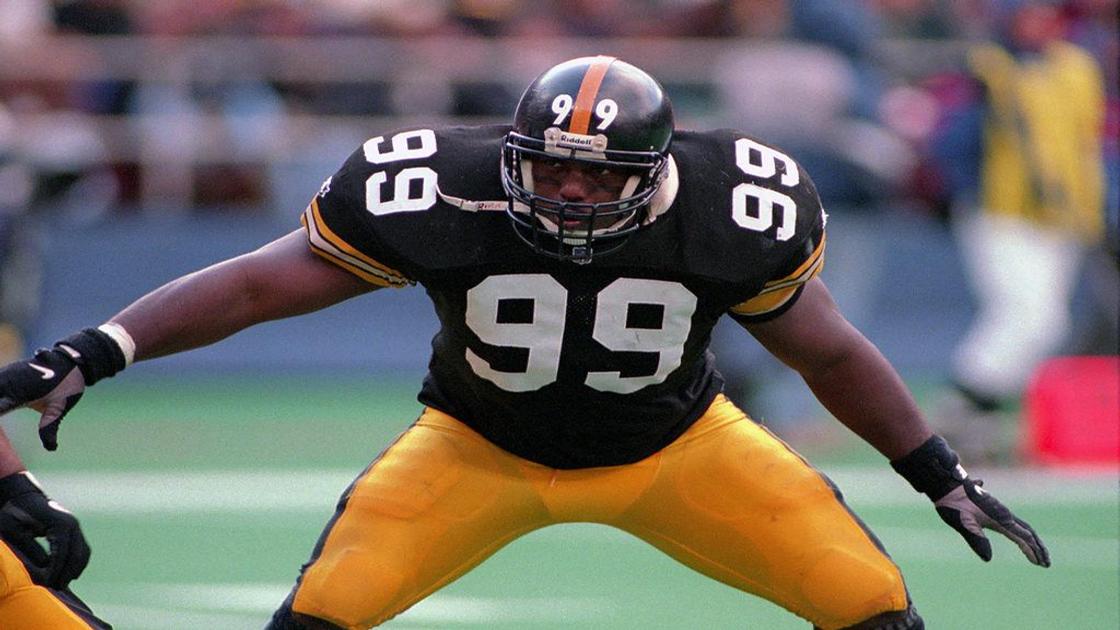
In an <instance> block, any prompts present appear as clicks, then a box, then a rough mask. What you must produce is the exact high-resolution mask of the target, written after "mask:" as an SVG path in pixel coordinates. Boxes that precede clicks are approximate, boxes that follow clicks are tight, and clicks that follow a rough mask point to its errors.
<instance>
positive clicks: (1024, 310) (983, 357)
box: [953, 213, 1085, 399]
mask: <svg viewBox="0 0 1120 630" xmlns="http://www.w3.org/2000/svg"><path fill="white" fill-rule="evenodd" d="M954 226H955V227H954V231H955V236H956V238H957V241H958V243H960V246H961V256H962V260H963V263H964V266H965V272H966V273H967V274H968V276H969V280H970V281H971V283H972V287H973V290H974V295H975V299H976V303H977V306H978V309H979V310H978V312H977V314H976V316H975V318H974V319H973V321H972V324H971V325H970V327H969V330H968V332H967V333H966V335H965V337H964V339H963V340H962V341H961V343H960V344H959V345H958V347H957V348H956V350H955V352H954V356H953V374H954V377H955V378H956V380H957V381H958V382H959V383H960V384H961V385H964V386H965V387H968V388H970V389H972V390H973V391H975V392H977V393H980V394H983V395H986V396H990V397H992V398H998V399H1007V398H1013V397H1017V396H1019V395H1020V394H1021V393H1022V391H1023V389H1024V387H1025V386H1026V383H1027V381H1028V379H1029V378H1030V376H1031V374H1032V373H1033V371H1034V369H1035V368H1036V367H1037V366H1038V364H1039V363H1041V362H1042V361H1043V360H1044V359H1046V358H1047V357H1048V356H1050V355H1052V354H1053V353H1054V352H1056V351H1058V350H1059V349H1060V348H1061V346H1062V344H1063V342H1064V341H1065V340H1066V339H1067V337H1068V336H1069V332H1070V321H1071V315H1070V302H1071V298H1072V297H1073V292H1074V290H1075V289H1076V287H1077V280H1078V273H1079V269H1080V266H1081V261H1082V259H1083V258H1084V256H1085V250H1084V246H1083V245H1082V243H1081V242H1080V241H1079V240H1077V239H1076V238H1075V237H1074V236H1072V235H1070V234H1067V233H1063V232H1061V231H1058V230H1054V229H1050V228H1048V227H1047V226H1044V225H1039V224H1037V223H1033V222H1029V221H1025V220H1023V219H1019V218H1016V217H1006V216H1001V215H996V214H992V213H974V214H970V215H968V216H965V217H960V218H959V219H958V220H956V221H955V222H954Z"/></svg>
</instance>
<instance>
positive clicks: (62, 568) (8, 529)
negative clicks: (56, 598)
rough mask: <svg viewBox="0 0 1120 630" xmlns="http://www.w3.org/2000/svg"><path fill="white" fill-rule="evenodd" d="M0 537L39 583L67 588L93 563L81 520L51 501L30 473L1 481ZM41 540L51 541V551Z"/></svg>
mask: <svg viewBox="0 0 1120 630" xmlns="http://www.w3.org/2000/svg"><path fill="white" fill-rule="evenodd" d="M0 537H2V538H3V539H4V540H5V541H6V542H7V543H8V544H9V545H10V546H11V548H12V549H13V550H14V551H15V552H16V553H17V554H19V555H20V556H21V557H22V560H23V561H24V565H25V566H26V567H27V571H28V573H29V574H30V575H31V579H32V581H34V582H35V583H36V584H40V585H43V586H48V587H50V588H56V589H63V588H66V585H67V584H68V583H69V582H70V580H73V579H74V578H76V577H78V576H79V575H81V573H82V571H83V570H85V568H86V565H87V564H89V554H90V549H89V545H88V544H87V543H86V539H85V536H84V535H83V534H82V530H81V527H79V525H78V519H77V518H75V517H74V515H73V514H71V513H70V512H68V511H67V510H66V509H65V508H63V507H62V506H61V505H59V504H58V503H56V502H54V501H52V500H50V499H48V498H47V495H46V494H44V493H43V491H42V489H40V488H39V486H38V485H37V484H36V483H35V482H34V481H33V480H32V477H31V476H30V475H29V474H28V473H26V472H19V473H15V474H13V475H8V476H7V477H4V478H3V479H0ZM39 537H45V538H46V539H47V544H48V547H49V551H47V550H45V549H43V547H42V546H41V545H40V544H39V542H38V541H37V540H36V538H39Z"/></svg>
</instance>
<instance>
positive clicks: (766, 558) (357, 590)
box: [293, 396, 908, 628]
mask: <svg viewBox="0 0 1120 630" xmlns="http://www.w3.org/2000/svg"><path fill="white" fill-rule="evenodd" d="M568 522H594V523H602V524H605V525H610V526H613V527H617V528H619V529H621V530H624V531H627V532H630V533H631V534H634V535H635V536H637V537H639V538H641V539H642V540H645V541H646V542H648V543H650V544H652V545H654V546H655V547H657V548H658V549H661V550H662V551H664V552H665V553H667V554H669V555H670V556H672V557H673V558H675V559H677V560H678V561H680V562H682V563H684V564H685V565H687V566H689V567H691V568H693V569H695V570H696V571H698V572H700V573H702V574H704V575H707V576H709V577H712V578H714V579H716V580H719V581H721V582H724V583H726V584H729V585H731V586H733V587H735V588H737V589H740V590H742V591H746V592H748V593H753V594H755V595H758V596H761V597H764V598H766V599H768V600H770V601H772V602H774V603H776V604H778V605H780V606H782V607H784V608H786V609H788V610H790V611H791V612H793V613H795V614H797V615H799V616H801V617H803V618H805V619H807V620H809V621H811V622H812V623H813V624H815V625H817V626H819V627H821V628H841V627H845V626H849V625H853V624H855V623H857V622H860V621H863V620H865V619H867V618H869V617H873V616H875V615H877V614H880V613H884V612H887V611H894V610H904V609H905V608H906V606H907V604H908V601H907V593H906V589H905V586H904V584H903V581H902V576H901V575H900V573H899V571H898V568H897V567H896V566H895V565H894V564H893V563H892V562H891V560H890V558H888V557H887V555H886V554H885V553H884V552H883V551H882V550H881V549H880V548H879V547H878V545H877V543H876V541H875V540H874V539H873V537H872V536H871V534H870V533H869V532H867V531H866V530H865V529H864V528H863V527H862V525H861V524H860V522H859V521H858V520H857V519H856V518H855V517H854V516H853V515H852V514H851V513H850V512H849V511H848V509H847V507H846V506H845V505H844V504H843V503H842V502H841V501H840V500H839V499H838V498H837V495H836V493H835V492H834V490H833V488H832V487H831V485H830V484H829V483H828V482H827V480H826V479H825V478H824V477H823V476H822V475H821V474H820V473H819V472H818V471H816V470H815V469H813V468H812V467H810V466H809V465H808V464H807V463H806V462H805V461H804V460H802V459H801V458H800V457H799V456H798V455H797V454H796V453H794V452H793V451H791V450H790V449H789V448H788V447H787V446H786V445H785V444H783V443H782V442H781V441H779V440H778V439H777V438H775V437H774V436H773V435H771V434H770V433H769V432H767V431H766V430H765V429H763V428H761V427H759V426H758V425H757V424H755V423H754V422H753V421H751V420H750V419H749V418H747V417H746V415H745V414H744V413H743V412H742V411H740V410H739V409H738V408H737V407H736V406H735V405H734V404H732V403H731V402H730V401H728V400H727V399H726V398H724V397H723V396H720V397H719V398H717V399H716V401H715V402H714V403H713V404H712V406H711V408H709V410H708V411H707V412H706V413H705V414H704V416H703V417H702V418H701V419H700V420H699V421H698V422H697V423H696V424H695V425H693V426H692V427H691V428H690V429H689V430H688V431H687V432H686V433H685V434H684V435H682V436H681V437H680V438H678V439H677V440H676V441H675V442H674V443H673V444H671V445H669V446H668V447H666V448H665V449H663V450H662V451H661V452H659V453H657V454H655V455H653V456H651V457H649V458H646V459H644V460H642V461H640V462H637V463H634V464H629V465H625V466H612V467H603V468H589V469H578V470H557V469H553V468H548V467H546V466H541V465H539V464H534V463H532V462H529V461H526V460H524V459H521V458H519V457H516V456H514V455H511V454H510V453H508V452H506V451H503V450H501V449H499V448H498V447H496V446H494V445H493V444H491V443H490V442H488V441H486V440H485V439H483V438H482V437H481V436H480V435H478V434H477V433H475V432H474V431H472V430H471V429H469V428H468V427H467V426H466V425H464V424H462V423H461V422H459V421H458V420H456V419H454V418H452V417H450V416H448V415H446V414H444V413H441V412H439V411H435V410H433V409H427V410H425V411H424V413H423V415H422V416H421V417H420V419H419V420H418V421H417V422H416V424H414V425H413V426H412V427H411V428H409V429H408V430H407V431H406V432H405V433H403V434H402V435H401V436H400V437H399V438H398V439H397V441H396V442H395V443H393V444H392V445H391V446H390V447H389V448H388V449H386V451H385V452H384V453H382V455H381V456H380V457H379V458H378V459H377V460H375V461H374V462H373V463H372V464H371V465H370V467H369V468H368V469H367V470H366V471H365V472H364V473H363V474H362V475H361V476H360V477H359V478H358V479H357V480H356V481H355V483H354V485H353V486H352V487H351V489H350V490H349V493H348V495H347V496H345V497H344V502H343V503H340V509H339V512H337V513H336V515H335V519H334V520H333V521H332V523H331V524H330V525H328V528H327V530H326V531H325V533H324V538H323V539H322V541H321V548H320V549H319V550H318V552H319V553H318V556H317V557H316V558H315V559H314V560H313V562H312V563H311V564H310V565H309V566H308V568H307V570H306V571H305V572H304V574H303V576H302V578H301V582H300V584H299V585H298V587H297V590H296V593H295V598H294V602H293V610H295V611H296V612H297V613H303V614H307V615H311V616H314V617H318V618H321V619H326V620H328V621H330V622H332V623H334V624H337V625H340V626H342V627H344V628H368V627H371V626H374V625H377V624H380V623H382V622H384V621H386V620H387V619H390V618H392V617H393V616H394V615H397V614H399V613H400V612H402V611H404V610H405V609H407V608H408V607H409V606H412V605H413V604H415V603H416V602H417V601H419V600H421V599H423V598H424V597H426V596H427V595H429V594H431V593H432V592H434V591H436V590H437V589H439V588H441V587H442V586H444V585H446V584H448V583H449V582H451V581H452V580H455V579H456V578H458V577H459V576H461V575H463V574H464V573H466V572H467V571H469V570H470V569H471V568H472V567H475V566H477V565H478V564H479V563H481V562H482V561H483V560H485V559H486V558H487V557H489V556H490V555H491V554H493V553H494V552H496V551H497V550H498V549H500V548H502V547H503V546H504V545H506V544H507V543H509V542H510V541H512V540H514V539H516V538H517V537H519V536H521V535H523V534H525V533H527V532H530V531H533V530H535V529H538V528H541V527H545V526H547V525H552V524H555V523H568Z"/></svg>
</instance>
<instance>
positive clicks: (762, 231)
mask: <svg viewBox="0 0 1120 630" xmlns="http://www.w3.org/2000/svg"><path fill="white" fill-rule="evenodd" d="M507 131H508V127H504V126H487V127H449V128H440V129H412V130H405V131H400V132H396V133H393V134H388V135H385V136H380V137H377V138H373V139H371V140H369V141H367V142H366V143H365V144H363V145H362V147H361V148H359V149H358V150H357V151H356V152H355V153H354V154H353V155H352V156H351V157H350V158H349V159H348V160H347V161H346V163H345V164H344V165H343V166H342V168H341V169H339V171H338V172H337V173H335V174H334V175H333V176H331V178H330V179H328V180H327V181H326V182H325V183H324V184H323V187H322V189H321V190H320V191H319V193H318V194H317V195H316V196H315V198H314V200H313V201H312V203H311V204H310V205H309V207H308V208H307V210H306V211H305V213H304V216H303V222H304V225H305V226H306V228H307V231H308V237H309V241H310V244H311V247H312V248H313V250H314V251H315V252H316V253H318V254H320V255H321V256H323V257H324V258H326V259H328V260H330V261H331V262H334V263H336V264H338V265H340V266H342V267H343V268H345V269H347V270H349V271H351V272H353V273H355V274H357V275H359V276H361V277H362V278H365V279H366V280H368V281H370V282H372V283H375V284H377V285H380V286H406V285H409V284H412V283H417V284H419V285H421V286H423V287H424V289H425V290H426V291H427V293H428V295H429V296H430V298H431V300H432V303H433V304H434V305H435V310H436V314H437V316H438V317H439V321H440V330H439V332H438V333H437V334H436V336H435V338H434V339H433V340H432V356H431V360H430V363H429V371H428V374H427V376H426V378H425V380H424V384H423V387H422V389H421V391H420V394H419V399H420V401H421V402H422V403H424V404H425V405H429V406H432V407H435V408H437V409H439V410H441V411H444V412H446V413H448V414H451V415H452V416H454V417H456V418H458V419H460V420H461V421H463V422H464V423H466V424H467V425H469V426H470V427H472V428H473V429H475V430H476V431H478V432H479V433H480V434H481V435H483V436H485V437H486V438H487V439H489V440H490V441H492V442H493V443H494V444H496V445H498V446H499V447H501V448H503V449H505V450H507V451H509V452H511V453H514V454H516V455H519V456H521V457H524V458H526V459H529V460H531V461H534V462H538V463H540V464H544V465H547V466H551V467H556V468H582V467H592V466H609V465H619V464H625V463H630V462H634V461H637V460H640V459H643V458H645V457H647V456H649V455H651V454H653V453H655V452H657V451H658V450H660V449H661V448H663V447H664V446H666V445H667V444H669V443H670V442H672V441H673V440H674V439H676V438H677V437H678V436H679V435H680V434H681V433H683V432H684V431H685V430H686V429H687V428H688V427H689V426H690V425H691V424H692V423H693V422H694V421H695V420H696V419H697V418H698V417H699V416H700V415H701V414H703V412H704V411H705V409H706V408H707V407H708V405H709V404H710V403H711V401H712V399H713V398H714V397H715V396H716V394H717V393H719V391H720V390H721V388H722V385H723V383H722V378H721V377H720V376H719V374H718V373H717V372H716V370H715V368H714V365H713V358H712V356H711V355H710V353H709V352H708V342H709V336H710V333H711V330H712V327H713V326H714V325H715V323H716V321H717V320H718V319H719V318H720V317H721V316H722V315H724V314H727V313H730V314H731V315H732V316H733V317H736V318H738V319H740V320H744V321H751V320H761V319H764V318H767V317H773V316H775V315H777V314H779V313H781V312H783V310H784V309H786V308H788V307H789V306H790V305H791V304H793V302H794V301H795V300H796V299H797V296H798V294H799V291H800V289H801V287H802V285H803V284H804V282H805V281H807V280H808V279H809V278H811V277H813V276H814V275H815V274H816V273H817V271H818V270H819V269H820V266H821V261H822V259H823V248H824V247H823V246H824V213H823V211H822V209H821V206H820V201H819V199H818V197H817V194H816V191H815V189H814V187H813V184H812V182H811V181H810V179H809V177H808V176H807V174H806V173H804V172H803V171H802V170H801V169H800V168H799V167H798V166H797V165H796V163H795V162H794V161H793V160H791V159H790V158H789V157H787V156H786V155H785V154H783V153H781V152H780V151H778V150H777V149H775V148H773V147H770V146H768V145H765V144H763V143H761V142H759V141H757V140H755V139H752V138H749V137H746V136H743V135H741V134H739V133H737V132H734V131H730V130H721V131H710V132H702V133H701V132H688V131H680V132H678V133H677V134H676V135H675V137H674V140H673V147H672V150H671V154H672V157H673V166H672V169H671V171H672V174H671V178H675V179H674V180H673V181H672V182H670V183H669V184H666V186H671V184H672V183H675V184H676V185H677V186H676V188H677V191H676V195H675V198H673V200H672V203H671V205H670V206H669V207H668V209H667V210H666V211H664V212H662V213H660V214H658V215H657V217H656V219H655V220H654V221H652V222H651V223H650V224H649V225H648V226H646V227H644V228H643V229H641V230H639V231H638V232H636V233H635V234H634V235H633V236H632V237H631V238H630V240H629V242H628V243H627V244H626V246H625V247H623V248H622V249H621V250H620V251H618V252H616V253H612V254H610V255H607V256H601V257H597V258H594V259H593V260H592V261H591V262H590V263H587V264H576V263H573V262H568V261H561V260H554V259H552V258H548V257H545V256H542V255H539V254H536V253H534V252H533V251H532V250H531V248H529V247H527V246H526V245H525V243H523V242H522V241H521V240H520V239H519V238H518V236H517V235H516V234H515V232H514V229H513V226H512V225H511V223H510V219H509V218H508V217H507V216H506V213H505V207H506V201H505V199H506V196H505V193H504V191H503V189H502V184H501V178H500V170H499V169H500V152H501V146H502V142H503V138H504V136H505V134H506V132H507ZM667 190H668V189H667Z"/></svg>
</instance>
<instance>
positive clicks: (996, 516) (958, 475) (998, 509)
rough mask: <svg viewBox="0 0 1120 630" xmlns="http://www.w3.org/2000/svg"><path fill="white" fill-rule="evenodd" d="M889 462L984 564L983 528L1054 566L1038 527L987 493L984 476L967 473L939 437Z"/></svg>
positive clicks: (987, 545)
mask: <svg viewBox="0 0 1120 630" xmlns="http://www.w3.org/2000/svg"><path fill="white" fill-rule="evenodd" d="M891 466H892V467H893V468H894V469H895V471H896V472H898V474H900V475H902V476H903V477H904V478H905V479H906V480H907V481H909V482H910V485H911V486H914V489H915V490H917V491H918V492H922V493H925V495H926V496H928V497H929V498H930V500H931V501H933V504H934V505H935V506H936V508H937V513H938V514H939V515H940V516H941V520H943V521H945V522H946V523H947V524H948V525H949V526H950V527H952V528H953V529H955V530H957V532H958V533H960V535H961V536H963V537H964V540H965V542H967V543H968V546H969V547H972V550H973V551H975V552H976V555H978V556H980V558H981V559H982V560H983V561H984V562H987V561H989V560H991V559H992V544H991V542H989V541H988V539H987V537H985V536H984V529H990V530H993V531H997V532H999V533H1001V534H1003V535H1004V536H1006V537H1008V538H1009V539H1011V541H1012V542H1014V543H1015V544H1016V545H1018V546H1019V549H1021V550H1022V552H1023V555H1025V556H1026V557H1027V560H1030V561H1031V563H1033V564H1037V565H1039V566H1043V567H1048V566H1050V552H1048V551H1047V550H1046V545H1044V544H1042V539H1041V538H1039V537H1038V534H1036V533H1035V531H1034V529H1032V528H1031V526H1030V525H1028V524H1027V522H1026V521H1024V520H1023V519H1021V518H1019V517H1017V516H1015V515H1014V514H1012V513H1011V510H1008V509H1007V508H1006V507H1005V506H1004V505H1003V504H1002V503H1000V502H999V501H998V500H997V499H996V498H995V497H993V496H992V495H990V494H988V492H987V491H985V490H984V489H983V488H982V487H981V486H982V485H983V483H984V482H983V481H982V480H980V479H972V478H971V477H969V476H968V473H967V472H965V470H964V468H963V467H961V465H960V460H959V459H958V458H957V454H956V453H954V452H953V449H951V448H949V445H948V444H947V443H946V442H945V440H944V439H942V438H941V437H940V436H937V435H935V436H933V437H931V438H930V439H928V440H926V441H925V443H923V444H922V445H921V446H919V447H918V448H916V449H914V450H913V451H911V452H910V453H909V454H907V455H906V456H905V457H902V458H901V459H897V460H895V461H893V462H891Z"/></svg>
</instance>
